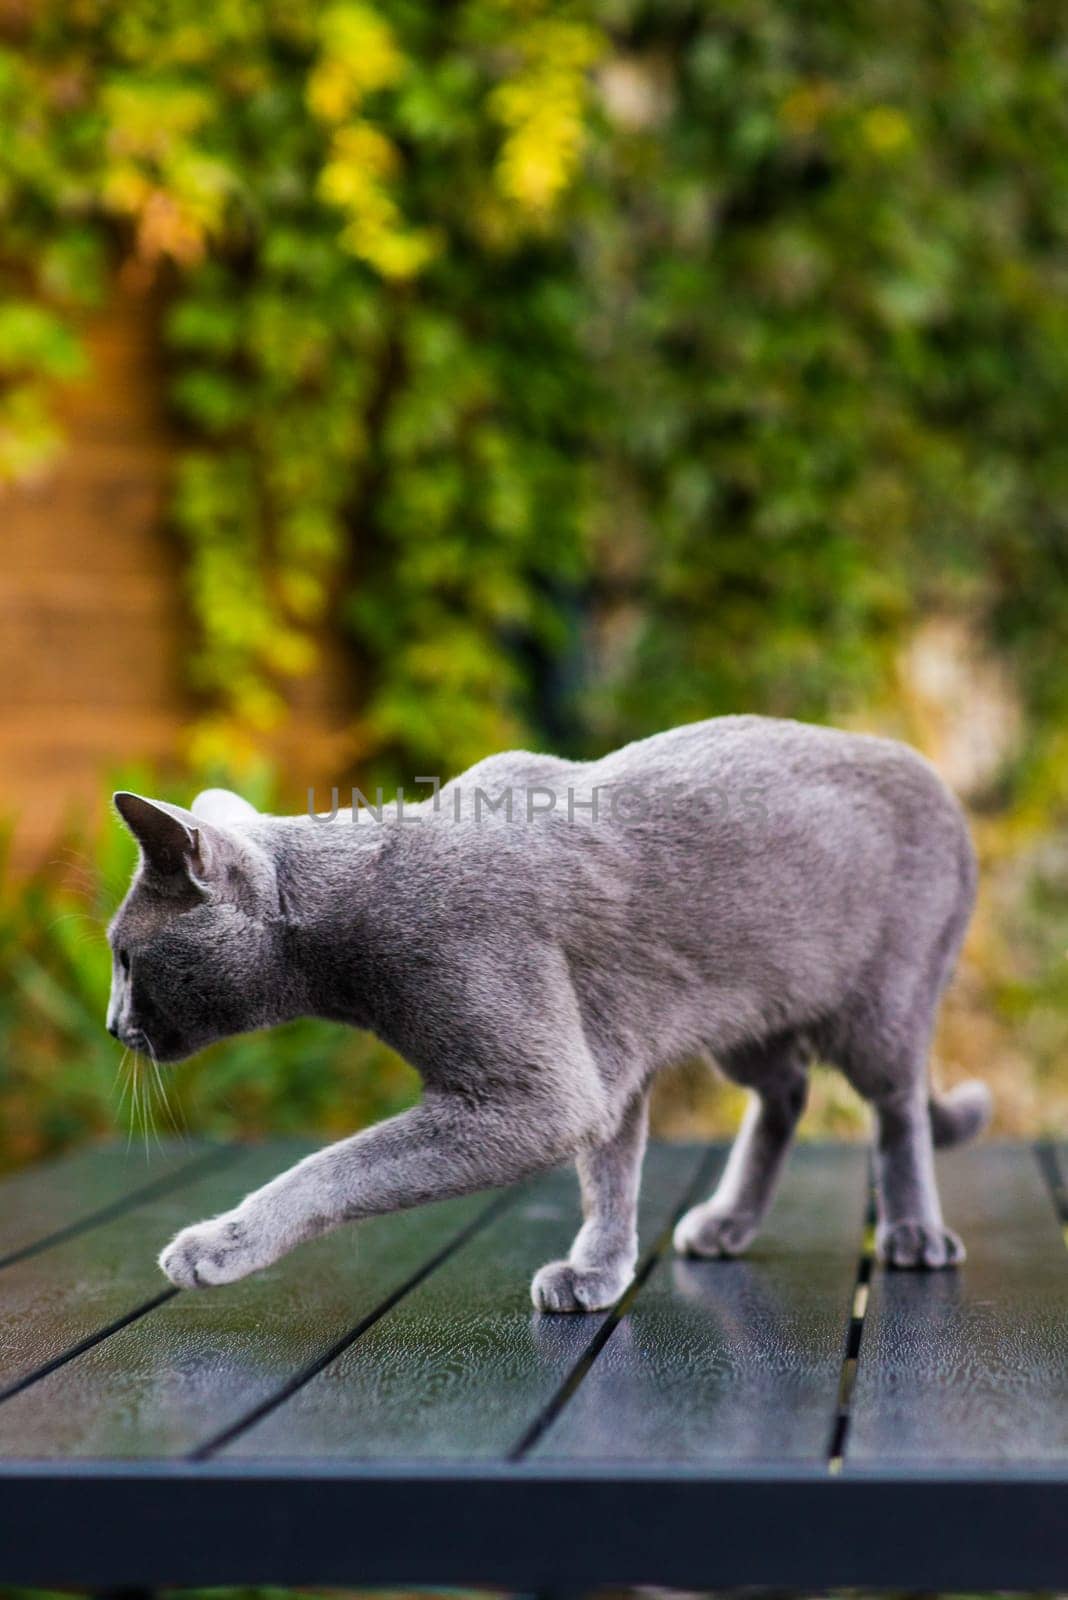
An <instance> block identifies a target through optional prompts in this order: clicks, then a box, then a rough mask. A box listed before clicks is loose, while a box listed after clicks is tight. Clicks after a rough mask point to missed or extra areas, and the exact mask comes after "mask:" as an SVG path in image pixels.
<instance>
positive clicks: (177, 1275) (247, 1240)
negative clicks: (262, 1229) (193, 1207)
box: [159, 1213, 267, 1289]
mask: <svg viewBox="0 0 1068 1600" xmlns="http://www.w3.org/2000/svg"><path fill="white" fill-rule="evenodd" d="M159 1264H160V1266H161V1267H162V1269H163V1271H164V1272H165V1273H166V1275H167V1277H168V1278H169V1279H170V1280H171V1282H172V1283H173V1284H174V1285H175V1287H176V1288H179V1289H207V1288H209V1287H212V1286H214V1285H216V1284H221V1283H234V1282H236V1280H237V1279H238V1278H245V1277H247V1276H248V1274H249V1273H250V1272H255V1271H256V1270H257V1268H259V1267H263V1266H266V1265H267V1262H266V1261H265V1260H264V1259H263V1255H262V1252H261V1251H257V1250H256V1249H255V1248H254V1245H253V1241H252V1239H251V1237H250V1232H249V1229H248V1226H247V1224H246V1223H245V1222H244V1221H243V1220H242V1219H241V1218H240V1217H239V1216H235V1215H234V1214H233V1213H231V1214H230V1215H229V1216H224V1217H216V1218H215V1220H214V1221H213V1222H198V1223H196V1224H195V1226H193V1227H192V1228H183V1229H182V1231H181V1233H179V1234H176V1235H175V1237H174V1238H173V1239H172V1240H171V1242H170V1244H169V1245H168V1246H167V1247H166V1249H165V1250H163V1251H162V1252H161V1254H160V1258H159Z"/></svg>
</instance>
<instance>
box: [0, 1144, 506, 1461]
mask: <svg viewBox="0 0 1068 1600" xmlns="http://www.w3.org/2000/svg"><path fill="white" fill-rule="evenodd" d="M284 1165H285V1161H284V1160H283V1159H282V1157H281V1153H280V1152H279V1150H278V1149H277V1147H272V1149H271V1151H270V1152H269V1153H268V1152H264V1153H263V1155H262V1156H261V1157H260V1158H259V1159H258V1160H257V1162H256V1163H255V1166H254V1168H249V1169H247V1170H246V1171H245V1172H244V1177H243V1181H242V1184H241V1185H240V1187H248V1186H249V1183H250V1182H252V1183H256V1182H262V1181H263V1180H264V1179H265V1178H267V1177H269V1176H272V1175H273V1174H274V1173H275V1172H277V1171H278V1170H279V1169H280V1168H281V1167H283V1166H284ZM500 1203H501V1201H500V1199H497V1200H496V1202H495V1200H494V1197H493V1196H491V1195H485V1194H481V1195H472V1196H469V1197H467V1198H464V1199H460V1200H450V1201H445V1202H443V1203H441V1204H439V1205H434V1206H426V1207H423V1208H421V1209H419V1210H416V1211H409V1212H403V1213H398V1214H397V1215H394V1216H389V1217H380V1218H375V1219H374V1220H373V1221H370V1222H367V1223H364V1224H362V1225H360V1226H359V1227H358V1228H356V1227H353V1228H344V1229H340V1230H339V1231H338V1232H336V1233H333V1234H330V1235H329V1236H328V1237H326V1238H323V1239H317V1240H315V1241H314V1243H312V1244H309V1245H307V1246H304V1247H303V1248H301V1249H299V1250H296V1251H294V1252H293V1254H292V1255H289V1256H287V1257H286V1258H285V1259H284V1260H283V1261H280V1262H278V1263H277V1264H276V1265H275V1266H273V1267H271V1268H269V1269H268V1270H267V1271H265V1272H262V1273H257V1274H255V1275H254V1276H253V1277H250V1278H247V1279H245V1280H243V1281H242V1282H240V1283H234V1284H229V1285H227V1286H226V1287H224V1288H215V1289H209V1290H202V1291H195V1292H193V1291H191V1292H185V1293H182V1294H175V1295H174V1296H173V1297H172V1298H170V1299H168V1300H167V1301H165V1302H164V1303H163V1304H162V1305H159V1306H157V1307H155V1308H154V1309H153V1310H152V1311H151V1313H150V1314H149V1315H147V1316H144V1317H141V1318H139V1319H138V1320H137V1321H136V1322H134V1323H131V1324H130V1325H129V1326H127V1327H125V1328H122V1329H121V1330H119V1331H118V1332H116V1333H113V1334H111V1335H110V1336H109V1337H108V1338H107V1339H105V1340H103V1341H101V1342H100V1343H98V1344H96V1345H94V1346H93V1347H92V1348H91V1349H90V1350H88V1351H86V1352H85V1353H84V1354H82V1355H80V1356H79V1357H77V1359H75V1360H73V1361H69V1362H67V1363H65V1364H64V1365H63V1366H62V1367H59V1368H58V1369H57V1370H56V1371H54V1372H51V1373H49V1374H48V1375H47V1376H46V1377H44V1378H42V1379H41V1380H40V1381H39V1382H38V1383H35V1384H34V1385H33V1386H32V1388H29V1389H24V1390H23V1391H22V1392H21V1393H20V1394H17V1395H14V1396H13V1397H12V1398H10V1399H9V1400H8V1401H7V1402H6V1403H5V1404H3V1405H0V1457H10V1456H12V1455H30V1456H34V1457H37V1458H45V1459H50V1458H57V1457H66V1458H71V1457H84V1456H97V1457H118V1458H122V1459H130V1458H138V1457H173V1456H176V1455H183V1454H189V1453H192V1452H194V1451H196V1450H197V1449H198V1448H199V1447H200V1446H202V1445H203V1444H205V1443H206V1442H207V1441H209V1440H211V1439H213V1438H215V1437H216V1436H217V1435H218V1434H220V1433H221V1432H222V1431H224V1430H225V1429H227V1428H229V1427H230V1426H231V1425H232V1424H233V1423H235V1422H236V1421H237V1420H238V1419H239V1418H241V1417H246V1416H248V1415H249V1413H250V1412H252V1411H254V1410H255V1409H256V1408H257V1407H258V1406H260V1405H262V1404H263V1403H264V1402H266V1401H269V1400H270V1399H271V1398H272V1397H274V1396H276V1395H277V1394H278V1393H279V1392H280V1391H281V1390H283V1389H284V1388H285V1386H286V1385H287V1383H289V1382H290V1381H292V1380H293V1379H294V1378H295V1377H296V1376H297V1375H299V1374H300V1373H301V1372H302V1371H303V1370H305V1369H306V1368H307V1367H309V1365H312V1364H314V1363H315V1362H317V1361H318V1360H321V1359H322V1358H323V1357H324V1356H326V1355H327V1354H328V1353H329V1352H330V1350H331V1349H332V1348H333V1347H334V1346H335V1345H336V1344H337V1343H338V1342H339V1341H341V1340H343V1339H344V1338H346V1337H347V1336H348V1335H349V1334H350V1333H351V1332H352V1330H353V1329H354V1328H356V1327H358V1326H359V1325H360V1323H361V1321H363V1320H365V1319H368V1318H370V1317H372V1316H373V1315H374V1314H375V1312H376V1311H377V1310H378V1308H379V1307H381V1306H382V1304H383V1302H386V1301H388V1299H389V1297H390V1296H392V1295H393V1294H395V1293H397V1292H398V1291H399V1290H400V1289H402V1288H403V1286H404V1284H405V1281H406V1280H407V1279H409V1278H410V1277H411V1276H412V1275H413V1274H415V1273H417V1272H418V1271H419V1270H420V1269H421V1268H422V1267H424V1265H425V1264H426V1263H428V1262H429V1261H431V1259H432V1258H433V1257H434V1256H435V1254H436V1253H438V1252H440V1251H442V1250H444V1249H447V1248H448V1247H449V1246H450V1245H451V1244H452V1243H453V1241H455V1240H456V1239H457V1238H458V1237H460V1236H462V1234H463V1231H464V1229H465V1228H468V1227H470V1226H471V1225H473V1224H474V1223H475V1222H476V1221H477V1219H478V1218H479V1217H481V1216H483V1215H485V1214H486V1213H487V1212H491V1211H493V1210H494V1209H495V1205H499V1204H500ZM209 1209H210V1207H209ZM160 1282H161V1283H162V1280H160Z"/></svg>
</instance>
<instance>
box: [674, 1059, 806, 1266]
mask: <svg viewBox="0 0 1068 1600" xmlns="http://www.w3.org/2000/svg"><path fill="white" fill-rule="evenodd" d="M721 1064H722V1066H723V1070H724V1072H725V1073H726V1074H727V1076H728V1077H729V1078H733V1079H734V1081H735V1082H736V1083H742V1084H745V1085H746V1087H747V1088H749V1089H751V1090H752V1099H751V1101H750V1104H749V1107H748V1109H747V1111H746V1114H745V1117H744V1119H743V1121H742V1126H741V1129H740V1131H739V1133H738V1137H737V1138H736V1139H735V1141H734V1145H733V1147H732V1149H731V1153H730V1156H729V1157H728V1159H727V1165H726V1167H725V1168H724V1171H723V1176H722V1177H721V1179H720V1181H719V1184H718V1185H717V1187H716V1192H715V1193H714V1194H713V1196H712V1198H711V1199H710V1200H705V1201H703V1202H702V1204H701V1205H697V1206H694V1207H693V1208H692V1209H691V1210H689V1211H687V1212H686V1214H685V1216H684V1217H682V1218H681V1220H680V1221H679V1223H678V1225H677V1226H676V1228H675V1249H676V1250H677V1251H678V1252H679V1254H680V1255H684V1256H706V1257H715V1256H734V1255H739V1254H740V1253H741V1252H742V1251H743V1250H744V1249H745V1248H746V1247H747V1246H748V1245H749V1244H751V1243H752V1241H753V1239H754V1237H755V1236H756V1233H757V1230H758V1229H759V1227H760V1224H761V1223H762V1222H763V1220H764V1217H765V1215H766V1213H767V1209H768V1206H769V1205H770V1204H771V1200H772V1196H773V1195H774V1193H775V1186H776V1184H777V1182H778V1179H779V1174H780V1173H781V1171H782V1166H783V1162H784V1161H785V1159H786V1153H787V1151H788V1150H789V1148H790V1141H791V1140H792V1138H793V1136H794V1129H795V1128H796V1127H797V1124H798V1120H799V1118H800V1116H801V1113H802V1111H803V1110H804V1108H805V1100H806V1098H807V1094H808V1074H807V1071H806V1068H807V1065H808V1060H807V1052H806V1050H805V1048H804V1046H803V1044H802V1041H800V1040H799V1039H798V1038H797V1037H796V1036H795V1035H793V1034H785V1035H781V1036H779V1037H778V1038H775V1039H770V1040H767V1041H765V1042H764V1043H762V1044H760V1045H754V1046H751V1047H747V1048H745V1049H743V1050H737V1051H733V1052H732V1053H731V1054H730V1055H729V1056H727V1057H726V1058H725V1059H724V1060H723V1062H722V1063H721Z"/></svg>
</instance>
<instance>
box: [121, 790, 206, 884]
mask: <svg viewBox="0 0 1068 1600" xmlns="http://www.w3.org/2000/svg"><path fill="white" fill-rule="evenodd" d="M113 799H114V801H115V809H116V810H117V811H118V813H119V816H120V817H121V818H122V820H123V821H124V822H125V824H126V826H127V827H128V828H129V830H130V832H131V833H132V834H133V836H134V838H135V839H136V840H137V842H138V844H139V845H140V846H141V850H142V853H143V855H144V858H145V865H146V866H147V867H149V868H150V869H151V870H152V871H153V872H157V873H159V874H161V875H162V876H163V877H167V878H172V877H174V876H175V874H176V873H182V874H184V875H185V876H186V877H188V878H200V877H202V876H203V873H204V867H205V858H204V850H203V844H204V841H203V839H202V837H201V830H200V828H199V827H198V825H197V819H196V817H194V815H193V813H192V812H191V811H186V810H184V809H183V808H182V807H181V806H172V805H169V804H168V803H167V801H166V800H146V799H144V797H143V796H142V795H139V794H130V793H129V792H128V791H127V790H125V789H120V790H119V792H118V793H117V794H116V795H114V796H113Z"/></svg>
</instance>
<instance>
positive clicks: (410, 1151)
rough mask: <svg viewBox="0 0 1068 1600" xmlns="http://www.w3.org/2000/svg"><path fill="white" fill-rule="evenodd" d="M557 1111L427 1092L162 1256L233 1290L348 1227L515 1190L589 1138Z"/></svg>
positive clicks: (192, 1278) (189, 1279)
mask: <svg viewBox="0 0 1068 1600" xmlns="http://www.w3.org/2000/svg"><path fill="white" fill-rule="evenodd" d="M585 1131H586V1130H585V1127H584V1126H582V1125H581V1124H580V1123H578V1122H577V1121H574V1122H569V1119H568V1117H567V1114H566V1111H565V1110H564V1109H563V1107H562V1106H561V1105H560V1104H559V1103H556V1104H553V1105H549V1104H546V1103H545V1102H544V1101H541V1100H539V1102H538V1103H537V1104H536V1105H532V1104H530V1103H527V1102H525V1101H524V1103H522V1104H516V1105H514V1106H513V1105H496V1106H492V1107H487V1106H484V1107H482V1108H480V1109H478V1110H473V1109H472V1108H471V1106H470V1104H469V1103H468V1102H466V1101H464V1100H462V1099H460V1098H459V1097H458V1096H451V1095H448V1096H446V1095H441V1094H438V1095H429V1094H428V1095H427V1097H426V1098H425V1099H424V1100H423V1102H422V1103H421V1104H420V1105H418V1106H414V1107H413V1108H412V1110H411V1111H405V1112H404V1113H402V1115H401V1116H399V1117H392V1118H390V1119H389V1121H387V1122H380V1123H379V1124H378V1125H377V1126H376V1127H373V1128H368V1129H367V1130H366V1131H365V1132H363V1133H358V1134H356V1135H355V1136H354V1137H353V1138H351V1139H343V1140H341V1142H340V1143H338V1144H334V1145H330V1146H329V1147H328V1148H327V1149H325V1150H320V1151H319V1152H318V1153H317V1154H316V1155H313V1156H308V1157H307V1158H306V1159H305V1160H304V1161H301V1162H298V1164H297V1165H296V1166H295V1167H292V1168H291V1169H290V1170H289V1171H288V1172H284V1173H282V1175H281V1177H278V1178H275V1179H273V1180H272V1182H270V1183H268V1184H265V1185H264V1187H263V1188H262V1189H257V1190H255V1191H254V1193H252V1194H250V1195H248V1196H247V1198H246V1199H244V1200H243V1201H242V1202H241V1204H240V1205H239V1206H237V1207H236V1208H235V1209H234V1210H233V1211H228V1212H226V1213H225V1214H224V1215H223V1216H221V1217H216V1218H214V1220H212V1221H210V1222H201V1223H197V1224H196V1225H195V1226H194V1227H191V1228H185V1229H183V1231H182V1232H181V1233H180V1234H178V1235H177V1237H176V1238H174V1239H173V1240H172V1241H171V1243H170V1244H169V1245H168V1246H167V1248H166V1249H165V1250H164V1251H163V1253H162V1255H161V1256H160V1258H159V1260H160V1266H161V1267H162V1268H163V1271H164V1272H165V1273H166V1274H167V1277H168V1278H170V1280H171V1282H172V1283H175V1284H177V1285H178V1287H179V1288H183V1289H202V1288H207V1287H209V1286H210V1285H212V1284H221V1283H232V1282H234V1281H235V1280H236V1279H237V1278H244V1277H247V1276H248V1274H249V1273H250V1272H257V1271H259V1270H260V1268H262V1267H266V1266H269V1265H270V1264H271V1263H272V1262H273V1261H277V1260H278V1259H279V1257H280V1256H283V1255H285V1254H286V1253H287V1252H288V1251H290V1250H292V1249H294V1248H295V1246H296V1245H298V1244H302V1243H303V1242H304V1241H305V1240H307V1239H314V1238H316V1237H317V1236H318V1235H319V1234H322V1233H328V1232H329V1231H330V1230H331V1229H332V1228H336V1227H338V1226H339V1224H341V1223H343V1222H353V1221H357V1220H359V1219H360V1218H361V1217H371V1216H378V1215H381V1214H382V1213H384V1212H388V1211H400V1210H404V1209H405V1208H406V1207H409V1206H417V1205H423V1204H424V1203H426V1202H427V1201H431V1200H444V1199H448V1198H449V1197H450V1196H453V1195H460V1194H470V1193H472V1192H473V1191H476V1190H479V1189H488V1188H492V1187H494V1186H495V1185H497V1184H503V1183H513V1182H515V1181H516V1180H518V1179H520V1178H525V1177H528V1176H530V1175H531V1174H532V1173H535V1172H541V1171H544V1170H545V1169H546V1168H547V1167H551V1166H555V1164H556V1163H557V1162H558V1161H560V1160H562V1159H563V1158H564V1157H565V1156H567V1155H570V1154H572V1153H573V1152H574V1150H575V1148H576V1146H577V1145H578V1143H579V1141H580V1140H581V1138H582V1136H583V1134H584V1133H585Z"/></svg>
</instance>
